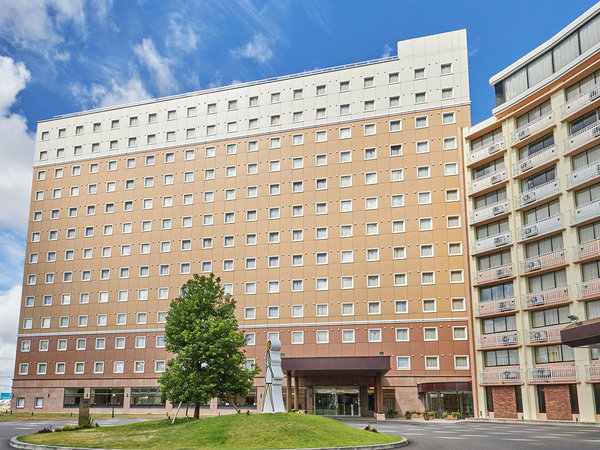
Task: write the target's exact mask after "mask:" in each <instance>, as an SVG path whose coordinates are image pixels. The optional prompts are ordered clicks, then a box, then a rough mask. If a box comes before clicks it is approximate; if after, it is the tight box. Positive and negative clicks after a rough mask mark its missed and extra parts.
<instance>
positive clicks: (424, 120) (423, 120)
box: [415, 116, 428, 128]
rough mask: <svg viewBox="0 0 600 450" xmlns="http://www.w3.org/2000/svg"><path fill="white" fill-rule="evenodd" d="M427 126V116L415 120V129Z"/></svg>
mask: <svg viewBox="0 0 600 450" xmlns="http://www.w3.org/2000/svg"><path fill="white" fill-rule="evenodd" d="M427 125H428V122H427V116H420V117H416V118H415V128H426V127H427Z"/></svg>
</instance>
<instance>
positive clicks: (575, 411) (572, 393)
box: [569, 384, 579, 414]
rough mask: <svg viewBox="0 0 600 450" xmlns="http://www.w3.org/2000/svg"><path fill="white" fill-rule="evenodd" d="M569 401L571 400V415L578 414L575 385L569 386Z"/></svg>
mask: <svg viewBox="0 0 600 450" xmlns="http://www.w3.org/2000/svg"><path fill="white" fill-rule="evenodd" d="M569 399H570V400H571V414H579V398H578V397H577V385H576V384H570V385H569Z"/></svg>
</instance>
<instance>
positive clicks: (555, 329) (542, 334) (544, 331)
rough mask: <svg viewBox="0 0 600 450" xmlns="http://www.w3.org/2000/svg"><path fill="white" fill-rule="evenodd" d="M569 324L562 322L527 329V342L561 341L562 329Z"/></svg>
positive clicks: (533, 343)
mask: <svg viewBox="0 0 600 450" xmlns="http://www.w3.org/2000/svg"><path fill="white" fill-rule="evenodd" d="M567 325H569V324H568V323H561V324H560V325H551V326H549V327H540V328H532V329H530V330H525V343H526V344H527V345H536V344H551V343H553V342H560V330H562V329H563V328H564V327H566V326H567Z"/></svg>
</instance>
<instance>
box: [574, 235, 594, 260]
mask: <svg viewBox="0 0 600 450" xmlns="http://www.w3.org/2000/svg"><path fill="white" fill-rule="evenodd" d="M598 257H600V239H594V240H593V241H588V242H583V243H581V244H577V245H574V246H573V260H574V262H582V261H585V260H587V259H594V258H598Z"/></svg>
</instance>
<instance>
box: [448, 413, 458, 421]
mask: <svg viewBox="0 0 600 450" xmlns="http://www.w3.org/2000/svg"><path fill="white" fill-rule="evenodd" d="M446 420H458V417H456V416H453V415H451V414H448V415H447V416H446Z"/></svg>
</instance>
